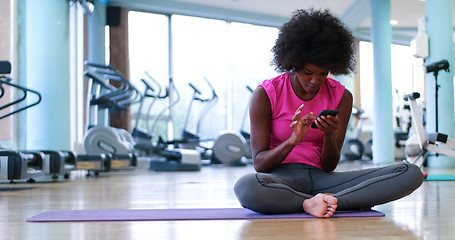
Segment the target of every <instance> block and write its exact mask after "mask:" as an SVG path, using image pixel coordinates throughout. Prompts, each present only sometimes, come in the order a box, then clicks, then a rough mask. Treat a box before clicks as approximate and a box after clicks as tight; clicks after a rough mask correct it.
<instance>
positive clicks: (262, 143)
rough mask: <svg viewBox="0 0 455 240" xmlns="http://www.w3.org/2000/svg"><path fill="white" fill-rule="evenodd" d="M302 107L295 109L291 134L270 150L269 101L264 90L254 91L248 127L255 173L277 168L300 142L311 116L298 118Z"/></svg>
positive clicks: (308, 125)
mask: <svg viewBox="0 0 455 240" xmlns="http://www.w3.org/2000/svg"><path fill="white" fill-rule="evenodd" d="M302 108H303V105H302V106H301V107H300V108H299V109H297V111H296V112H295V115H294V117H293V118H292V124H291V126H290V127H291V128H292V130H293V133H292V134H291V136H290V137H289V138H288V139H287V140H286V141H284V142H282V143H281V144H280V145H278V146H277V147H275V148H273V149H270V124H271V117H272V109H271V104H270V100H269V98H268V96H267V93H266V92H265V90H264V88H262V87H258V88H257V89H256V90H254V92H253V95H252V97H251V102H250V125H251V152H252V156H253V165H254V169H255V170H256V171H257V172H268V171H270V170H271V169H272V168H273V167H275V166H278V165H279V164H281V162H282V161H283V160H284V159H285V158H286V156H287V155H288V154H289V153H290V152H291V150H292V149H293V148H294V147H295V146H296V145H297V144H298V143H299V142H300V141H301V140H302V138H303V137H304V136H305V135H306V133H307V132H308V129H309V127H310V124H311V122H312V120H313V119H314V118H315V116H314V115H313V114H308V115H306V116H304V117H300V112H301V109H302Z"/></svg>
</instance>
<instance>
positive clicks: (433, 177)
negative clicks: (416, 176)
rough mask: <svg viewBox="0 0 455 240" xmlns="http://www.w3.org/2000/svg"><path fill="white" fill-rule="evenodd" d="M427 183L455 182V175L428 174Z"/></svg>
mask: <svg viewBox="0 0 455 240" xmlns="http://www.w3.org/2000/svg"><path fill="white" fill-rule="evenodd" d="M425 181H455V175H444V174H428V177H427V178H426V179H425Z"/></svg>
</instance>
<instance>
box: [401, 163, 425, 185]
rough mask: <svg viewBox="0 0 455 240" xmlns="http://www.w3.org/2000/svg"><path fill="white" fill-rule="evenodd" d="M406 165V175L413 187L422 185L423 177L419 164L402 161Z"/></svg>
mask: <svg viewBox="0 0 455 240" xmlns="http://www.w3.org/2000/svg"><path fill="white" fill-rule="evenodd" d="M403 164H405V165H406V167H407V171H406V173H407V175H408V177H409V178H410V179H412V181H411V182H412V183H413V187H414V189H417V188H418V187H420V185H422V183H423V180H424V177H423V172H422V170H421V169H420V167H419V166H417V165H415V164H412V163H403Z"/></svg>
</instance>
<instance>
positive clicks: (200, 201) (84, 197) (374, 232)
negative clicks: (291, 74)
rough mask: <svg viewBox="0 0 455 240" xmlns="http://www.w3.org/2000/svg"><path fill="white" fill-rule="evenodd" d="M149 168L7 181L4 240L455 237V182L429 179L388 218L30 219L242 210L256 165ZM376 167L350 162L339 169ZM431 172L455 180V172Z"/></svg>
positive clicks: (385, 208)
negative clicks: (237, 192) (58, 213)
mask: <svg viewBox="0 0 455 240" xmlns="http://www.w3.org/2000/svg"><path fill="white" fill-rule="evenodd" d="M146 166H147V164H146V163H143V164H140V167H139V168H138V169H136V170H134V171H125V172H110V173H101V174H100V175H99V176H97V177H87V176H86V173H85V172H82V171H76V172H73V173H72V175H71V178H70V179H69V180H67V181H62V180H60V181H59V182H58V183H40V181H38V182H37V183H33V184H29V183H16V184H9V183H3V184H1V185H0V188H1V189H3V190H2V191H1V197H0V204H1V206H2V210H1V213H0V214H1V215H0V219H1V221H0V232H1V233H2V239H261V240H262V239H455V230H454V227H455V220H454V219H455V218H454V217H453V216H454V213H455V207H454V201H453V199H455V190H454V189H455V181H431V182H424V184H423V185H422V186H421V187H420V188H419V189H418V190H417V191H415V192H414V193H413V194H411V195H410V196H407V197H405V198H403V199H400V200H398V201H395V202H392V203H388V204H384V205H380V206H376V207H375V208H374V209H376V210H379V211H381V212H383V213H385V214H386V216H385V217H381V218H368V219H366V218H352V219H351V218H344V219H297V220H296V219H293V220H291V219H281V220H230V221H226V220H217V221H167V222H165V221H164V222H86V223H26V222H25V219H27V218H28V217H31V216H34V215H36V214H39V213H41V212H44V211H48V210H68V209H144V208H147V209H148V208H212V207H214V208H225V207H240V205H239V203H238V202H237V200H236V198H235V196H234V193H233V191H232V186H233V184H234V182H235V181H236V180H237V179H238V178H239V177H240V176H242V175H243V174H245V173H248V172H253V168H252V166H251V165H249V166H246V167H223V166H205V167H203V168H202V170H201V171H200V172H178V173H172V172H153V171H148V170H147V169H146ZM370 166H371V163H368V162H345V163H342V164H340V166H339V168H338V169H337V170H339V171H342V170H348V169H358V168H364V167H370ZM428 172H429V173H430V174H432V173H438V174H439V173H443V174H454V175H455V169H445V170H441V169H439V170H433V169H430V170H429V171H428ZM47 180H48V179H47ZM12 190H18V191H12ZM19 190H20V191H19Z"/></svg>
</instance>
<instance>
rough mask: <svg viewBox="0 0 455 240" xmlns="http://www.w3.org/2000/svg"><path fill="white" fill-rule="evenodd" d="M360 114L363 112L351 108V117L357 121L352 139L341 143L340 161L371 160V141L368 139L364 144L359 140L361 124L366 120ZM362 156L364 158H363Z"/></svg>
mask: <svg viewBox="0 0 455 240" xmlns="http://www.w3.org/2000/svg"><path fill="white" fill-rule="evenodd" d="M362 114H363V110H361V109H358V108H352V116H353V117H354V118H355V119H356V120H357V125H356V127H355V129H354V134H353V137H351V138H347V139H346V140H345V141H344V143H343V147H342V148H341V156H342V157H341V159H342V160H343V161H346V160H349V161H354V160H370V159H372V156H373V154H372V150H371V149H372V144H373V141H372V140H371V139H370V140H368V141H367V142H366V143H365V144H364V143H363V142H362V141H361V140H360V133H361V131H362V127H363V123H364V121H366V120H367V119H368V118H367V117H364V116H362ZM354 118H353V119H354ZM364 156H365V157H366V158H364Z"/></svg>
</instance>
